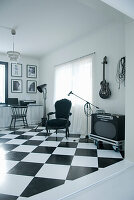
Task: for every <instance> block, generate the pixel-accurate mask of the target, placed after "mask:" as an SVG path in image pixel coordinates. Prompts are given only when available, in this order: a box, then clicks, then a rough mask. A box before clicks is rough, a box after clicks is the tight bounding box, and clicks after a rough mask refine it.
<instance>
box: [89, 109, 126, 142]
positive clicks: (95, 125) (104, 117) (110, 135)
mask: <svg viewBox="0 0 134 200" xmlns="http://www.w3.org/2000/svg"><path fill="white" fill-rule="evenodd" d="M91 134H92V135H94V136H99V137H102V138H107V139H110V140H115V141H121V140H124V139H125V116H124V115H118V114H110V113H105V114H99V113H95V114H92V115H91Z"/></svg>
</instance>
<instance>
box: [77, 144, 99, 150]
mask: <svg viewBox="0 0 134 200" xmlns="http://www.w3.org/2000/svg"><path fill="white" fill-rule="evenodd" d="M77 148H80V149H97V146H96V145H95V144H94V143H79V144H78V146H77Z"/></svg>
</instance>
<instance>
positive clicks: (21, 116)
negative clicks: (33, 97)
mask: <svg viewBox="0 0 134 200" xmlns="http://www.w3.org/2000/svg"><path fill="white" fill-rule="evenodd" d="M27 108H28V107H27V106H11V110H12V119H11V123H10V129H11V126H12V123H13V121H14V129H15V125H16V122H17V121H23V125H24V127H25V126H28V123H27Z"/></svg>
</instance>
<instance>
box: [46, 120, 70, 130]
mask: <svg viewBox="0 0 134 200" xmlns="http://www.w3.org/2000/svg"><path fill="white" fill-rule="evenodd" d="M66 126H70V122H69V121H68V120H67V119H63V118H57V119H51V120H48V121H47V127H51V128H65V127H66Z"/></svg>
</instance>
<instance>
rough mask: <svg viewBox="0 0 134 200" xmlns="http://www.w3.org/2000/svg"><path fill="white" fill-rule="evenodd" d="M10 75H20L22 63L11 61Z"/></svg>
mask: <svg viewBox="0 0 134 200" xmlns="http://www.w3.org/2000/svg"><path fill="white" fill-rule="evenodd" d="M11 76H14V77H21V76H22V64H19V63H11Z"/></svg>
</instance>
